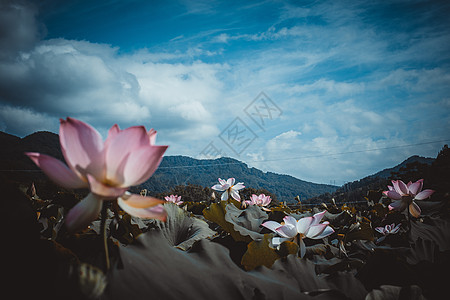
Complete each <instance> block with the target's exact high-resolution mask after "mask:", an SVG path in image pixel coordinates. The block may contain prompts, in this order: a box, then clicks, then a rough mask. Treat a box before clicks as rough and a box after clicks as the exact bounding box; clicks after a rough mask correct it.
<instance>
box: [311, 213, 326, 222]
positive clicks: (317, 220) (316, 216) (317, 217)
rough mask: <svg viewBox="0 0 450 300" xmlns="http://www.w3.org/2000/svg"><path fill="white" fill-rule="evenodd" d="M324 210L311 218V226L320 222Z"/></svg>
mask: <svg viewBox="0 0 450 300" xmlns="http://www.w3.org/2000/svg"><path fill="white" fill-rule="evenodd" d="M325 212H326V210H324V211H322V212H320V213H317V214H315V215H314V216H313V221H312V222H311V225H317V224H319V223H320V221H322V218H323V216H324V215H325Z"/></svg>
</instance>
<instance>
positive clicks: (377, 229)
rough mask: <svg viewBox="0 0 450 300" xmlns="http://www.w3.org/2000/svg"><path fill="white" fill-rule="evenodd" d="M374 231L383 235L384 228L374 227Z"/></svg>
mask: <svg viewBox="0 0 450 300" xmlns="http://www.w3.org/2000/svg"><path fill="white" fill-rule="evenodd" d="M375 230H376V231H378V232H379V233H381V234H384V227H375Z"/></svg>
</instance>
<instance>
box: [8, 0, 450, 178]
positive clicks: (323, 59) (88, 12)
mask: <svg viewBox="0 0 450 300" xmlns="http://www.w3.org/2000/svg"><path fill="white" fill-rule="evenodd" d="M448 15H450V4H449V2H448V1H400V0H398V1H246V2H243V1H143V0H135V1H83V0H79V1H56V0H51V1H9V2H7V3H3V2H2V4H0V28H3V30H0V130H2V131H5V132H8V133H11V134H14V135H18V136H26V135H28V134H30V133H32V132H35V131H38V130H48V131H53V132H57V131H58V126H59V122H58V119H59V118H64V117H67V116H72V117H75V118H79V119H81V120H83V121H86V122H88V123H90V124H92V125H93V126H94V127H96V128H97V129H98V130H99V131H100V132H101V133H102V134H105V133H106V131H107V129H108V128H109V127H111V126H112V125H113V124H114V123H118V124H119V125H120V126H121V127H122V128H125V127H128V126H132V125H141V124H142V125H145V126H146V127H147V128H152V127H153V128H155V129H156V130H157V131H158V142H159V143H160V144H168V145H169V146H170V147H169V150H168V152H167V154H168V155H188V156H192V157H195V158H210V157H214V156H216V154H217V155H225V156H231V157H234V158H237V159H239V160H241V161H244V162H246V163H248V164H249V165H250V166H254V167H257V168H260V169H262V170H264V171H272V172H277V173H282V174H289V175H293V176H295V177H298V178H300V179H303V180H308V181H313V182H320V183H330V182H335V183H336V184H337V185H341V184H343V183H345V182H347V181H353V180H357V179H360V178H362V177H364V176H367V175H370V174H373V173H375V172H377V171H379V170H381V169H384V168H387V167H392V166H394V165H396V164H398V163H399V162H401V161H402V160H404V159H406V158H408V157H409V156H411V155H415V154H417V155H423V156H430V157H435V156H436V155H437V153H438V151H439V150H440V149H441V148H442V146H443V145H444V144H445V143H449V141H450V133H449V132H450V131H449V129H450V114H449V112H450V96H449V95H450V21H449V18H448ZM211 150H214V151H211Z"/></svg>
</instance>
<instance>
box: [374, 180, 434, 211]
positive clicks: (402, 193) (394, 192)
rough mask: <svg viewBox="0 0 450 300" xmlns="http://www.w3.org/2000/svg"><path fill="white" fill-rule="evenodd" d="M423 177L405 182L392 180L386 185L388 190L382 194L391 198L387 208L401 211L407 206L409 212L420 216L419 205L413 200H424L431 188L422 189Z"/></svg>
mask: <svg viewBox="0 0 450 300" xmlns="http://www.w3.org/2000/svg"><path fill="white" fill-rule="evenodd" d="M422 188H423V179H420V180H417V181H416V182H414V183H412V182H411V181H410V182H408V184H405V183H404V182H403V181H401V180H392V186H390V185H389V186H388V189H389V190H388V191H384V192H383V194H384V195H385V196H387V197H389V198H391V199H392V200H394V201H393V202H392V203H391V204H390V205H389V209H394V210H397V211H403V210H405V209H406V207H408V208H409V213H410V214H411V215H412V216H414V217H416V218H418V217H419V216H420V213H421V210H420V207H419V206H418V205H417V204H416V202H415V200H419V201H420V200H424V199H426V198H428V197H430V196H431V195H432V194H433V193H434V191H433V190H423V191H422Z"/></svg>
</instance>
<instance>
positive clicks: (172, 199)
mask: <svg viewBox="0 0 450 300" xmlns="http://www.w3.org/2000/svg"><path fill="white" fill-rule="evenodd" d="M164 199H166V201H167V202H172V203H175V204H176V205H180V204H182V203H183V201H181V196H178V195H170V196H166V197H164Z"/></svg>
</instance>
